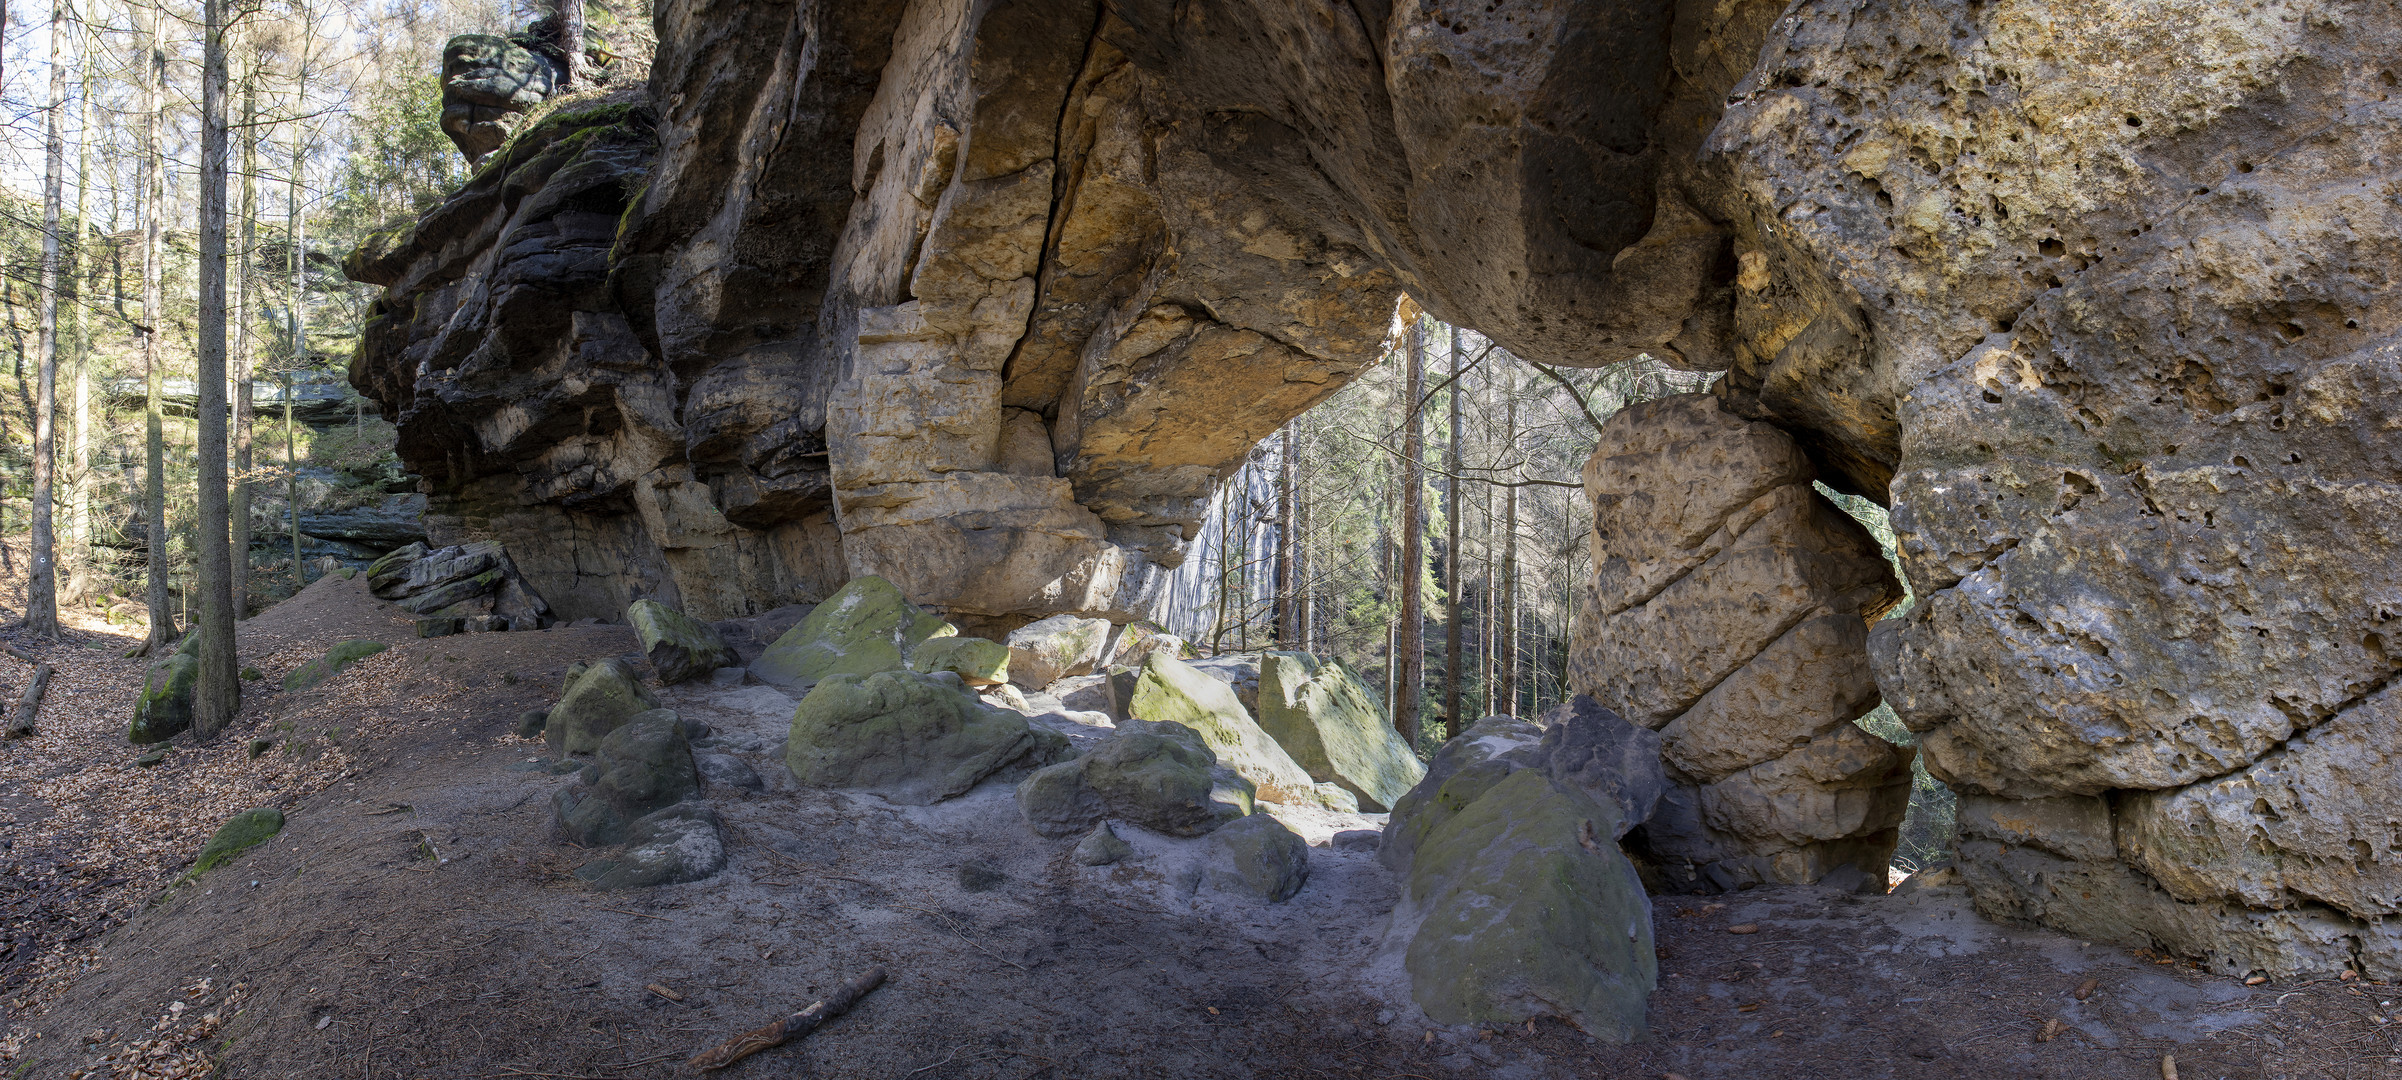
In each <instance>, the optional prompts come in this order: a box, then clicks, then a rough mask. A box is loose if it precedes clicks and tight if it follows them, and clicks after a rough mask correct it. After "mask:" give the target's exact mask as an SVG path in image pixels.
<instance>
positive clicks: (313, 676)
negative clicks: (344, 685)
mask: <svg viewBox="0 0 2402 1080" xmlns="http://www.w3.org/2000/svg"><path fill="white" fill-rule="evenodd" d="M391 647H392V646H390V645H387V644H384V643H383V642H381V641H375V640H371V639H368V638H352V639H350V640H348V641H341V642H336V643H335V644H334V647H333V648H330V649H327V650H325V655H323V656H320V657H318V658H316V659H315V660H311V661H309V662H308V663H305V664H302V665H300V666H299V667H296V668H293V669H292V672H291V674H289V675H286V676H284V690H285V691H286V692H291V691H297V690H307V689H309V688H310V687H313V686H316V685H318V684H320V683H322V682H324V681H325V680H327V679H330V678H333V677H334V676H335V675H337V674H340V673H341V671H342V669H344V668H347V667H349V666H350V665H352V664H355V663H358V662H359V661H361V660H364V659H366V658H368V657H370V656H374V655H375V654H377V653H380V652H383V651H384V650H386V649H389V648H391Z"/></svg>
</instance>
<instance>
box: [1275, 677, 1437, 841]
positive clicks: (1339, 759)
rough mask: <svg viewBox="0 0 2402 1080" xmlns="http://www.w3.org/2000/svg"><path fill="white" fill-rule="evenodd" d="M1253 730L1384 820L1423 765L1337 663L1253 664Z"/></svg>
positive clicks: (1355, 679) (1363, 686) (1374, 702)
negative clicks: (1383, 815) (1382, 815)
mask: <svg viewBox="0 0 2402 1080" xmlns="http://www.w3.org/2000/svg"><path fill="white" fill-rule="evenodd" d="M1259 726H1260V729H1261V730H1263V731H1265V732H1267V733H1268V737H1269V738H1272V739H1275V740H1276V743H1277V745H1279V746H1282V747H1283V748H1284V750H1285V752H1286V753H1288V754H1291V755H1292V757H1293V761H1294V762H1295V763H1296V764H1298V765H1300V766H1301V767H1302V768H1303V769H1305V770H1308V772H1309V775H1310V778H1311V779H1313V780H1317V781H1319V782H1321V783H1332V784H1336V785H1339V786H1341V787H1342V788H1343V789H1344V790H1346V791H1349V792H1351V793H1352V794H1353V795H1356V796H1358V797H1359V806H1360V809H1361V810H1364V811H1367V812H1369V813H1372V814H1375V813H1383V812H1385V811H1387V810H1390V809H1392V807H1393V803H1394V802H1395V801H1397V800H1399V799H1400V798H1401V797H1402V796H1403V795H1406V794H1408V793H1409V790H1410V789H1411V788H1412V787H1415V786H1417V784H1418V781H1419V780H1421V779H1423V778H1425V776H1426V765H1425V763H1423V762H1421V761H1419V760H1418V755H1417V754H1415V753H1413V752H1412V751H1411V750H1410V746H1409V743H1407V742H1405V741H1403V740H1402V738H1401V734H1400V733H1399V732H1397V731H1394V730H1393V725H1391V724H1388V723H1385V721H1384V707H1383V705H1382V704H1381V703H1379V702H1378V701H1377V700H1376V695H1375V693H1374V692H1373V691H1371V690H1369V689H1368V687H1367V686H1366V684H1364V683H1362V682H1360V680H1359V678H1358V676H1356V675H1354V674H1353V673H1352V671H1351V669H1350V668H1349V667H1346V666H1344V664H1343V662H1342V661H1340V660H1336V661H1332V662H1325V663H1322V662H1320V661H1319V660H1318V658H1317V657H1314V656H1311V655H1309V654H1307V653H1285V652H1272V653H1269V654H1267V655H1266V656H1263V657H1261V658H1260V666H1259Z"/></svg>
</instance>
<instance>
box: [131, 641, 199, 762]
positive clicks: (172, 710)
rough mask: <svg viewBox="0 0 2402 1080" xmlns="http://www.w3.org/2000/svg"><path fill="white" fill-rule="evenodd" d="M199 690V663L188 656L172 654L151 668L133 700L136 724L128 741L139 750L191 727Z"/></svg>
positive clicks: (177, 653) (143, 678) (184, 653)
mask: <svg viewBox="0 0 2402 1080" xmlns="http://www.w3.org/2000/svg"><path fill="white" fill-rule="evenodd" d="M199 686H200V659H199V658H198V657H195V656H193V655H192V654H190V653H186V652H176V653H171V654H169V655H168V656H167V658H166V659H164V660H161V661H159V662H158V663H155V664H152V665H150V671H149V673H148V674H146V675H144V676H143V677H142V693H141V695H140V696H139V697H136V698H134V702H133V724H132V726H130V727H128V728H127V729H126V730H125V741H127V742H130V743H133V744H135V745H137V746H139V745H142V744H146V743H154V742H165V741H167V740H168V739H172V738H174V737H175V736H176V735H178V734H181V733H182V732H184V731H185V730H187V729H189V728H190V727H191V726H192V692H193V691H194V690H196V689H198V688H199Z"/></svg>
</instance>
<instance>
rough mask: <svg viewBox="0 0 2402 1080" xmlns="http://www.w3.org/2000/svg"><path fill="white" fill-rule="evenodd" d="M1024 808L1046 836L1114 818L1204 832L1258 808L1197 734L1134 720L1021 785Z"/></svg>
mask: <svg viewBox="0 0 2402 1080" xmlns="http://www.w3.org/2000/svg"><path fill="white" fill-rule="evenodd" d="M1017 800H1018V811H1019V812H1020V813H1022V814H1024V815H1025V817H1026V823H1027V824H1029V825H1032V826H1033V827H1034V831H1035V832H1038V833H1041V834H1043V835H1044V836H1072V835H1075V834H1076V833H1079V832H1082V831H1085V830H1087V829H1091V828H1092V827H1094V826H1096V825H1099V824H1100V823H1102V822H1103V821H1106V820H1108V819H1110V818H1116V819H1118V820H1120V821H1126V822H1131V823H1133V824H1136V825H1140V826H1142V827H1144V828H1146V829H1150V830H1152V831H1154V832H1163V833H1168V834H1170V835H1174V836H1199V835H1201V834H1202V833H1206V832H1209V831H1210V830H1212V829H1216V828H1218V827H1219V826H1221V825H1224V824H1226V823H1227V822H1230V821H1234V820H1237V819H1239V818H1242V817H1244V816H1245V815H1248V814H1250V813H1251V811H1252V810H1253V808H1254V807H1253V793H1252V787H1251V782H1250V781H1249V780H1246V779H1244V778H1243V777H1242V775H1241V774H1239V773H1237V772H1235V771H1234V770H1232V769H1229V768H1226V767H1225V766H1223V765H1221V764H1219V763H1218V757H1217V755H1216V754H1214V753H1212V752H1211V751H1210V749H1209V744H1208V743H1207V742H1204V741H1202V738H1201V736H1200V734H1199V733H1198V732H1195V731H1193V730H1192V729H1191V728H1188V727H1185V726H1183V725H1181V724H1166V723H1160V724H1153V723H1146V722H1144V721H1141V720H1128V721H1126V722H1124V723H1122V724H1120V725H1118V730H1117V733H1116V734H1114V735H1111V736H1110V737H1109V738H1108V739H1106V740H1104V741H1103V742H1102V743H1101V745H1099V746H1096V747H1094V748H1093V749H1092V750H1091V751H1090V752H1088V753H1086V754H1084V755H1082V756H1080V757H1077V758H1076V759H1074V760H1072V761H1063V762H1061V763H1059V764H1057V765H1052V766H1050V767H1048V768H1044V769H1039V770H1036V771H1035V773H1034V775H1032V776H1029V777H1027V778H1026V779H1025V780H1024V782H1022V783H1020V784H1018V790H1017Z"/></svg>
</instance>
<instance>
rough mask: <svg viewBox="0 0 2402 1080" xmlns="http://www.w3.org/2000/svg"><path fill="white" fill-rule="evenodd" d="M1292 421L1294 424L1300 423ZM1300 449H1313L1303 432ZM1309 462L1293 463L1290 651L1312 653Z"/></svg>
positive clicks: (1314, 615) (1314, 607) (1313, 598)
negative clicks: (1297, 650)
mask: <svg viewBox="0 0 2402 1080" xmlns="http://www.w3.org/2000/svg"><path fill="white" fill-rule="evenodd" d="M1304 422H1306V419H1304V420H1302V421H1296V423H1304ZM1298 441H1299V442H1300V445H1299V446H1297V447H1295V450H1296V451H1298V452H1300V453H1303V454H1306V453H1307V452H1308V447H1309V446H1311V445H1313V442H1312V440H1311V439H1310V438H1309V432H1308V431H1307V430H1306V429H1304V431H1303V432H1302V438H1301V439H1300V440H1298ZM1309 526H1310V498H1309V462H1307V461H1305V460H1297V461H1295V462H1293V594H1294V595H1293V641H1294V643H1295V644H1294V646H1293V647H1294V648H1296V649H1300V650H1301V651H1303V652H1312V651H1314V649H1313V648H1312V646H1311V641H1310V639H1311V635H1312V633H1313V632H1315V631H1316V629H1317V614H1318V613H1317V604H1316V590H1315V589H1313V588H1312V587H1311V581H1310V559H1309Z"/></svg>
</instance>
